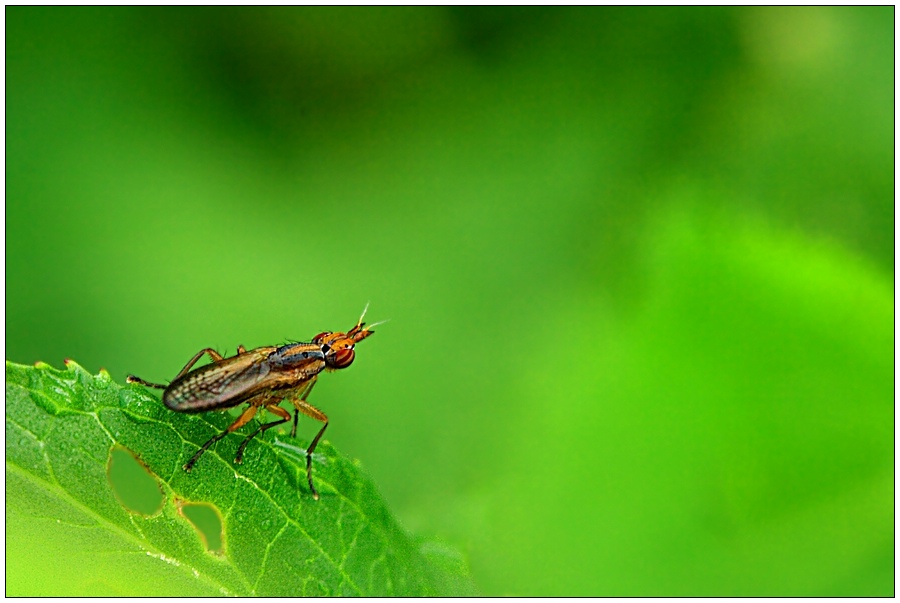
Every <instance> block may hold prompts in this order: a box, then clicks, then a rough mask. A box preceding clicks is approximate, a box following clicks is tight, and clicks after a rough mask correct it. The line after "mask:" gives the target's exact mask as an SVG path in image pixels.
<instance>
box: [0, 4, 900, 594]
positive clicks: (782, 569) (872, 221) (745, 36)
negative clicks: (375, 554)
mask: <svg viewBox="0 0 900 603" xmlns="http://www.w3.org/2000/svg"><path fill="white" fill-rule="evenodd" d="M893 34H894V9H893V7H880V8H817V7H812V8H747V9H716V8H692V9H685V8H628V9H622V8H619V9H605V8H594V9H575V8H569V9H515V10H507V9H496V8H453V9H446V8H390V9H378V8H371V9H370V8H331V9H280V8H278V9H260V10H256V9H252V10H248V9H201V8H193V9H190V8H136V9H107V8H91V9H68V8H65V9H61V8H21V7H18V8H16V7H14V8H7V9H6V52H7V61H6V84H7V87H6V90H7V95H6V108H7V111H6V128H7V139H6V151H7V154H6V169H7V172H6V173H7V187H6V194H7V197H6V200H7V205H6V353H7V358H8V359H10V360H13V361H16V362H21V363H32V362H34V361H37V360H43V361H47V362H49V363H51V364H53V365H54V366H61V365H62V360H63V359H64V358H73V359H75V360H77V361H78V362H79V363H81V364H82V365H83V366H85V367H86V368H87V369H88V370H90V371H92V372H96V371H98V370H99V369H100V368H101V367H103V368H106V369H108V370H109V371H110V372H111V373H112V375H113V377H114V378H115V379H116V380H118V381H120V382H122V381H123V380H124V378H125V375H126V374H127V373H136V374H138V375H141V376H142V377H144V378H146V379H150V380H153V381H165V380H167V379H171V378H172V377H173V376H174V375H175V373H176V372H177V371H178V370H179V369H180V368H181V367H182V366H183V365H184V363H185V362H186V361H187V360H188V359H189V358H190V357H191V355H192V354H194V352H196V351H197V350H199V349H201V348H203V347H206V346H213V347H215V348H217V349H218V350H219V351H222V352H227V353H229V354H231V353H234V349H235V348H236V347H237V345H238V344H244V345H246V346H247V347H248V348H249V347H253V346H259V345H270V344H273V343H281V342H284V341H286V340H288V339H299V340H304V339H309V338H310V337H312V336H313V335H315V334H316V333H318V332H320V331H322V330H343V329H346V328H349V327H350V326H352V325H353V324H354V323H355V321H356V319H357V317H358V316H359V313H360V311H361V310H362V308H363V306H364V305H365V304H366V302H371V307H370V309H369V314H368V316H367V319H369V320H371V321H377V320H382V319H388V318H389V319H391V322H389V323H388V324H386V325H384V326H383V327H381V328H379V329H378V334H377V336H376V337H373V338H371V339H369V340H366V341H365V342H364V343H361V344H360V347H359V354H358V357H357V361H356V363H355V364H354V366H353V367H352V369H351V370H348V371H344V372H341V373H339V374H335V375H328V376H326V377H325V378H324V379H323V380H322V381H321V383H320V384H319V386H318V387H317V388H316V391H315V392H314V394H313V396H312V398H311V401H312V402H313V403H314V404H316V405H317V406H319V407H320V408H322V409H323V410H324V411H325V412H327V413H328V414H329V416H330V417H331V421H332V422H331V427H330V428H329V430H328V434H327V436H328V439H330V440H331V442H332V443H333V444H334V445H335V446H336V447H337V448H338V449H340V450H341V451H343V452H344V453H346V454H349V455H351V456H353V457H356V458H359V459H361V461H362V462H363V464H364V466H365V467H366V468H367V470H368V471H369V472H370V473H371V474H372V475H373V476H374V478H375V480H376V482H377V483H378V484H379V486H380V488H381V489H382V492H383V493H384V495H385V497H386V498H387V500H388V503H389V504H390V506H391V508H392V509H393V510H394V511H395V513H396V514H397V515H398V517H399V518H400V520H401V521H402V522H403V524H404V525H405V526H407V527H408V528H409V529H410V530H412V531H414V532H416V533H418V534H422V535H432V536H437V537H439V538H442V539H444V540H445V541H447V542H450V543H452V544H454V545H456V546H457V547H459V548H460V550H462V551H463V552H464V553H465V555H466V557H467V559H468V561H469V563H470V566H471V571H472V575H473V577H474V579H475V581H476V582H477V584H478V585H479V587H480V589H481V590H482V592H483V593H485V594H491V595H506V594H514V595H892V594H893V593H894V586H893V584H894V573H893V571H894V518H893V503H894V498H893V497H894V495H893V488H894V481H893V475H894V464H893V445H894V442H893V419H894V411H893V361H894V357H893V354H894V351H893V330H894V317H893V304H894V296H893V279H894V202H893V198H894V197H893V190H894V180H893V165H894V157H893V148H894V147H893V129H894V123H893V115H894V105H893V103H894V96H893V91H894V80H893V74H894V65H893V58H894V37H893ZM301 432H302V433H303V436H304V437H305V438H307V439H308V438H309V437H311V436H312V435H313V433H314V432H315V425H314V424H313V422H311V421H309V422H306V423H304V424H302V425H301ZM138 452H140V451H138Z"/></svg>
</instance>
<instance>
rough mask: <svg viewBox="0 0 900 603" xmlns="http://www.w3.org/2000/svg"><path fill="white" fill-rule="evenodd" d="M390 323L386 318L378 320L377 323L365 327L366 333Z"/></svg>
mask: <svg viewBox="0 0 900 603" xmlns="http://www.w3.org/2000/svg"><path fill="white" fill-rule="evenodd" d="M390 321H391V319H390V318H386V319H384V320H379V321H378V322H373V323H372V324H370V325H369V326H368V327H366V331H371V330H372V329H374V328H375V327H377V326H378V325H383V324H384V323H386V322H390Z"/></svg>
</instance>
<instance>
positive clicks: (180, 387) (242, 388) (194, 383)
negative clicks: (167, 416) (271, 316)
mask: <svg viewBox="0 0 900 603" xmlns="http://www.w3.org/2000/svg"><path fill="white" fill-rule="evenodd" d="M274 350H275V348H274V347H266V348H257V349H255V350H250V351H249V352H245V353H243V354H239V355H238V356H233V357H231V358H226V359H225V360H221V361H219V362H215V363H213V364H208V365H206V366H204V367H201V368H198V369H196V370H193V371H191V372H189V373H187V374H186V375H182V376H181V377H180V378H179V379H176V380H175V381H173V382H172V383H171V384H169V387H167V388H166V391H165V392H163V404H165V405H166V406H168V407H169V408H171V409H172V410H174V411H178V412H190V413H193V412H205V411H208V410H216V409H222V408H231V407H232V406H237V405H238V404H240V403H241V402H243V401H245V400H248V399H249V398H252V397H253V396H255V395H256V394H257V393H259V392H260V391H261V390H263V389H265V388H266V387H267V377H268V376H269V373H270V372H271V368H270V366H269V363H268V362H266V361H265V360H266V358H267V357H268V356H269V354H270V353H271V352H272V351H274Z"/></svg>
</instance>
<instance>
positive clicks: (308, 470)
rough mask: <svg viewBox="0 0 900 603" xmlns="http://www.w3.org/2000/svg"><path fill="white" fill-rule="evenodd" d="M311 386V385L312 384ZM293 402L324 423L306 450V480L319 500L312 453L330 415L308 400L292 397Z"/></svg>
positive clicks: (295, 405) (306, 413)
mask: <svg viewBox="0 0 900 603" xmlns="http://www.w3.org/2000/svg"><path fill="white" fill-rule="evenodd" d="M310 387H311V386H310ZM305 394H306V395H309V388H307V390H306V391H305ZM291 402H293V404H294V407H295V408H296V409H297V410H298V411H300V412H302V413H303V414H305V415H306V416H307V417H310V418H313V419H315V420H316V421H321V422H322V423H324V425H323V426H322V429H320V430H319V433H317V434H316V437H314V438H313V441H312V443H311V444H310V445H309V448H308V449H307V450H306V481H307V482H309V489H310V491H311V492H312V495H313V498H315V499H316V500H319V493H318V492H316V487H315V486H313V481H312V454H313V452H315V450H316V445H318V443H319V440H320V439H321V438H322V434H323V433H325V430H326V429H327V428H328V417H327V416H325V413H324V412H322V411H321V410H319V409H318V408H316V407H315V406H313V405H312V404H309V403H307V402H306V400H303V399H302V398H292V399H291Z"/></svg>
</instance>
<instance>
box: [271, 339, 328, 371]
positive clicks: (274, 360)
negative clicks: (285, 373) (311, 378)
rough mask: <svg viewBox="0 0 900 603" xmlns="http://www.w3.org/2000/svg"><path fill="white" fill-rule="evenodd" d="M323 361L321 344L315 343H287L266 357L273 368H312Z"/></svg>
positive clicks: (323, 355)
mask: <svg viewBox="0 0 900 603" xmlns="http://www.w3.org/2000/svg"><path fill="white" fill-rule="evenodd" d="M324 361H325V354H324V353H323V352H322V346H320V345H318V344H315V343H289V344H287V345H283V346H281V347H280V348H278V349H277V350H275V351H274V352H272V353H271V354H269V357H268V358H267V359H266V362H267V363H268V365H269V366H270V367H271V368H272V369H273V370H291V369H303V368H307V367H309V368H312V367H314V366H316V365H317V364H320V363H322V362H324ZM320 370H321V369H320ZM316 372H318V371H316Z"/></svg>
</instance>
